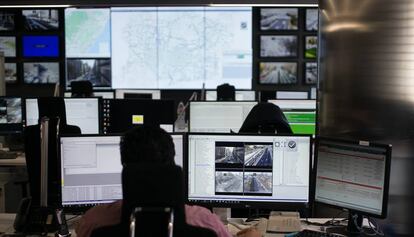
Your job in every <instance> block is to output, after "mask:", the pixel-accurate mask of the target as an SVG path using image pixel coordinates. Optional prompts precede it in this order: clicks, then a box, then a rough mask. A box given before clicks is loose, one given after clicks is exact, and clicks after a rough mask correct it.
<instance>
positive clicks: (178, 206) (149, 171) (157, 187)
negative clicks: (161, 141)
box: [122, 163, 185, 229]
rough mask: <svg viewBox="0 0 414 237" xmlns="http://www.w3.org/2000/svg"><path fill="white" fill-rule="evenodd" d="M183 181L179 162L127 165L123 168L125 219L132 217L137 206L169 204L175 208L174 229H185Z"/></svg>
mask: <svg viewBox="0 0 414 237" xmlns="http://www.w3.org/2000/svg"><path fill="white" fill-rule="evenodd" d="M183 182H184V181H183V175H182V170H181V168H180V167H179V166H176V165H163V164H146V163H140V164H127V165H126V166H124V169H123V171H122V192H123V205H122V219H123V221H127V220H129V218H130V216H131V213H132V211H133V210H134V209H135V208H136V207H154V208H158V207H170V208H172V209H173V211H174V228H178V229H180V228H182V227H183V225H184V224H185V213H184V188H183V187H184V183H183ZM145 214H146V213H143V215H145ZM150 223H151V222H150ZM150 223H149V224H150ZM155 225H156V223H155ZM147 227H148V228H150V229H152V227H150V226H147ZM153 227H155V228H157V227H156V226H153ZM158 228H160V227H158Z"/></svg>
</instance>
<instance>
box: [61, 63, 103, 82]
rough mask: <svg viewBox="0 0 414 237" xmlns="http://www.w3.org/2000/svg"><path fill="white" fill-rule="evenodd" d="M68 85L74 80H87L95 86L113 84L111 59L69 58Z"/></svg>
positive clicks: (67, 67)
mask: <svg viewBox="0 0 414 237" xmlns="http://www.w3.org/2000/svg"><path fill="white" fill-rule="evenodd" d="M66 62H67V64H66V70H67V77H66V86H70V83H71V82H72V81H80V80H87V81H90V82H91V83H92V85H93V86H94V87H110V86H111V60H110V59H68V60H67V61H66Z"/></svg>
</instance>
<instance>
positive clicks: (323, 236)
mask: <svg viewBox="0 0 414 237" xmlns="http://www.w3.org/2000/svg"><path fill="white" fill-rule="evenodd" d="M295 237H344V235H339V234H333V233H326V232H321V231H315V230H302V231H301V232H299V233H297V234H296V235H295Z"/></svg>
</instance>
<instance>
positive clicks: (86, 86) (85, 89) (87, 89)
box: [70, 80, 93, 97]
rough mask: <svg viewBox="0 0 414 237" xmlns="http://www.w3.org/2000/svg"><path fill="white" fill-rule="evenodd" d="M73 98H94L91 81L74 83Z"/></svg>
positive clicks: (72, 84) (72, 85)
mask: <svg viewBox="0 0 414 237" xmlns="http://www.w3.org/2000/svg"><path fill="white" fill-rule="evenodd" d="M70 87H71V88H72V97H91V96H93V86H92V83H91V82H90V81H86V80H84V81H72V82H71V83H70Z"/></svg>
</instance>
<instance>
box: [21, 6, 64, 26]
mask: <svg viewBox="0 0 414 237" xmlns="http://www.w3.org/2000/svg"><path fill="white" fill-rule="evenodd" d="M22 15H23V19H24V28H25V29H26V30H57V29H58V28H59V12H58V10H23V11H22Z"/></svg>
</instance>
